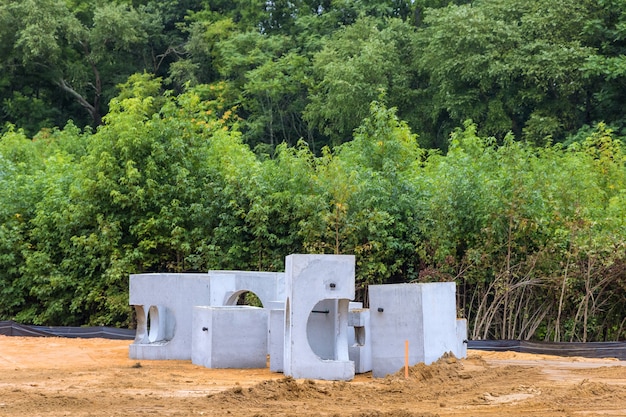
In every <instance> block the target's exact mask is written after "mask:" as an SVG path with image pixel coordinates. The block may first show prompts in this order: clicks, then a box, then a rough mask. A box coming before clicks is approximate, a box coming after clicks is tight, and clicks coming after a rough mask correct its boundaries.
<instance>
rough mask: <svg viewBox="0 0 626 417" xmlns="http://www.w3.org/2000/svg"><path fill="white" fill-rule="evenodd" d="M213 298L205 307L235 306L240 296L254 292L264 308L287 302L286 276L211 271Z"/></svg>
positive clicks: (273, 273)
mask: <svg viewBox="0 0 626 417" xmlns="http://www.w3.org/2000/svg"><path fill="white" fill-rule="evenodd" d="M208 276H209V278H210V279H211V298H210V300H208V301H207V302H206V303H205V304H204V305H210V306H228V305H235V304H236V303H237V299H238V298H239V296H240V295H241V294H243V293H245V292H248V291H249V292H252V293H254V294H256V296H257V297H259V300H261V304H263V306H266V305H268V304H269V303H270V302H277V301H278V302H284V301H285V274H284V273H283V272H252V271H209V274H208Z"/></svg>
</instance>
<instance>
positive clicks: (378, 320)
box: [369, 282, 458, 378]
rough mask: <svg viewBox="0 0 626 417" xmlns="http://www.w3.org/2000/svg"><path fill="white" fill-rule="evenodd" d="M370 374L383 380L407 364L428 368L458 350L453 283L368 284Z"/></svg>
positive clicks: (454, 287)
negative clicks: (406, 342)
mask: <svg viewBox="0 0 626 417" xmlns="http://www.w3.org/2000/svg"><path fill="white" fill-rule="evenodd" d="M369 299H370V324H371V340H372V374H373V376H374V377H377V378H378V377H384V376H386V375H388V374H391V373H395V372H397V371H398V370H400V369H402V368H403V367H404V357H405V341H408V342H409V365H415V364H417V363H419V362H424V363H425V364H427V365H429V364H431V363H432V362H434V361H436V360H437V359H439V358H440V357H441V356H442V355H443V354H444V353H446V352H455V351H458V340H457V324H456V286H455V284H454V283H453V282H442V283H425V284H389V285H370V286H369Z"/></svg>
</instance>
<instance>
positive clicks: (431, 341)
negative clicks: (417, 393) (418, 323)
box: [413, 282, 458, 365]
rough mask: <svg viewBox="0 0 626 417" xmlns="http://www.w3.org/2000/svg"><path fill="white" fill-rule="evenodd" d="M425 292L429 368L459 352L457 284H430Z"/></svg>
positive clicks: (422, 285)
mask: <svg viewBox="0 0 626 417" xmlns="http://www.w3.org/2000/svg"><path fill="white" fill-rule="evenodd" d="M413 285H419V286H420V287H421V290H422V322H423V329H424V337H423V340H424V360H423V362H424V363H425V364H426V365H430V364H431V363H433V362H435V361H437V360H438V359H439V358H441V357H442V356H443V354H444V353H448V352H454V351H455V350H456V349H457V346H458V343H457V327H456V284H455V283H454V282H430V283H424V284H413Z"/></svg>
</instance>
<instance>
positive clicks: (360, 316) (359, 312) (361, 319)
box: [348, 303, 372, 374]
mask: <svg viewBox="0 0 626 417" xmlns="http://www.w3.org/2000/svg"><path fill="white" fill-rule="evenodd" d="M351 304H354V303H351ZM359 304H360V303H359ZM348 326H350V328H351V329H352V332H350V335H349V336H350V337H349V339H348V355H349V357H350V360H351V361H352V362H354V372H355V373H357V374H364V373H366V372H369V371H371V370H372V339H371V337H370V329H371V325H370V310H369V309H368V308H362V306H361V307H355V308H351V309H350V310H349V311H348Z"/></svg>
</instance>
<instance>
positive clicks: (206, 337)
mask: <svg viewBox="0 0 626 417" xmlns="http://www.w3.org/2000/svg"><path fill="white" fill-rule="evenodd" d="M267 323H268V311H267V310H266V309H263V308H259V307H251V306H223V307H202V306H197V307H194V308H193V319H192V332H191V343H192V348H191V352H192V353H191V362H192V363H194V364H196V365H200V366H204V367H207V368H265V367H266V366H267V334H268V333H267Z"/></svg>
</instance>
